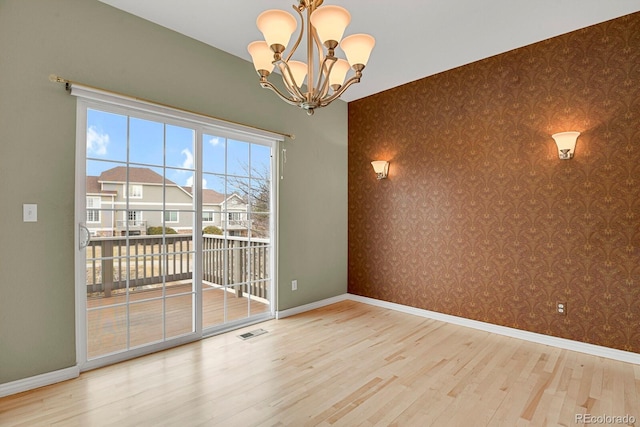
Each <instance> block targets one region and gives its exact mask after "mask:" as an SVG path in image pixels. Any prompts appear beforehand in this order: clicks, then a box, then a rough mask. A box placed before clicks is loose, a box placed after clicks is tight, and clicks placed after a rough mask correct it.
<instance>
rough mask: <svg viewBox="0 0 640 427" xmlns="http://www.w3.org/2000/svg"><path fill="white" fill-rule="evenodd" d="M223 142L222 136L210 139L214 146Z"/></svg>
mask: <svg viewBox="0 0 640 427" xmlns="http://www.w3.org/2000/svg"><path fill="white" fill-rule="evenodd" d="M221 142H222V138H220V137H219V136H214V137H213V138H211V139H210V140H209V144H211V145H213V146H214V147H215V146H216V145H218V144H220V143H221Z"/></svg>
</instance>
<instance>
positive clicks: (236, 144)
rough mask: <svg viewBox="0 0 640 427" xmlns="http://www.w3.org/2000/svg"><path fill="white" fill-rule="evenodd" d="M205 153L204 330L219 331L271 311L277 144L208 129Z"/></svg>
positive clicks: (203, 149) (205, 137)
mask: <svg viewBox="0 0 640 427" xmlns="http://www.w3.org/2000/svg"><path fill="white" fill-rule="evenodd" d="M202 153H203V161H202V170H203V186H204V189H203V208H202V210H203V227H205V228H204V234H203V270H202V298H203V328H205V329H207V328H208V329H215V328H220V327H222V326H223V325H225V324H228V323H230V322H242V321H246V320H248V319H252V318H255V317H256V316H259V315H264V314H268V313H270V311H271V297H272V296H271V261H270V256H271V247H272V245H271V239H270V229H271V223H270V219H271V215H270V214H271V148H270V147H268V146H264V145H260V144H255V143H250V142H244V141H238V140H233V139H229V138H225V137H222V136H216V135H213V134H206V133H205V134H204V135H203V138H202ZM204 212H210V213H209V214H207V215H206V216H205V215H204ZM205 220H206V221H205Z"/></svg>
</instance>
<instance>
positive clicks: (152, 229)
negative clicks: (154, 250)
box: [147, 226, 178, 236]
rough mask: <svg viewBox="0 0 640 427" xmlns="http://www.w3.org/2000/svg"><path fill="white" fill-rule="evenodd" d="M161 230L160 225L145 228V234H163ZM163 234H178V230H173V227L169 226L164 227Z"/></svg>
mask: <svg viewBox="0 0 640 427" xmlns="http://www.w3.org/2000/svg"><path fill="white" fill-rule="evenodd" d="M162 231H163V230H162V227H160V226H158V227H149V228H147V234H148V235H150V236H154V235H158V234H163V233H162ZM164 234H178V232H177V231H176V230H174V229H173V228H171V227H166V228H165V229H164Z"/></svg>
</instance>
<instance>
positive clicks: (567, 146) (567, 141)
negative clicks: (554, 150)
mask: <svg viewBox="0 0 640 427" xmlns="http://www.w3.org/2000/svg"><path fill="white" fill-rule="evenodd" d="M578 135H580V132H560V133H554V134H553V135H551V138H553V139H555V141H556V145H557V146H558V157H560V158H561V159H562V160H568V159H571V158H573V151H574V150H575V148H576V141H577V140H578Z"/></svg>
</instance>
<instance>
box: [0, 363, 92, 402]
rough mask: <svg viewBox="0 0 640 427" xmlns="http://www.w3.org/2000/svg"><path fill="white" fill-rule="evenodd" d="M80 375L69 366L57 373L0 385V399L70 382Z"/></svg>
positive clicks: (48, 373) (75, 367) (78, 369)
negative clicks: (62, 382)
mask: <svg viewBox="0 0 640 427" xmlns="http://www.w3.org/2000/svg"><path fill="white" fill-rule="evenodd" d="M78 375H80V368H79V367H78V366H77V365H76V366H71V367H70V368H65V369H60V370H58V371H53V372H46V373H44V374H40V375H36V376H33V377H29V378H23V379H21V380H16V381H12V382H9V383H4V384H0V397H4V396H9V395H11V394H16V393H22V392H23V391H28V390H33V389H34V388H38V387H44V386H46V385H51V384H55V383H59V382H61V381H66V380H70V379H72V378H76V377H78Z"/></svg>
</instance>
